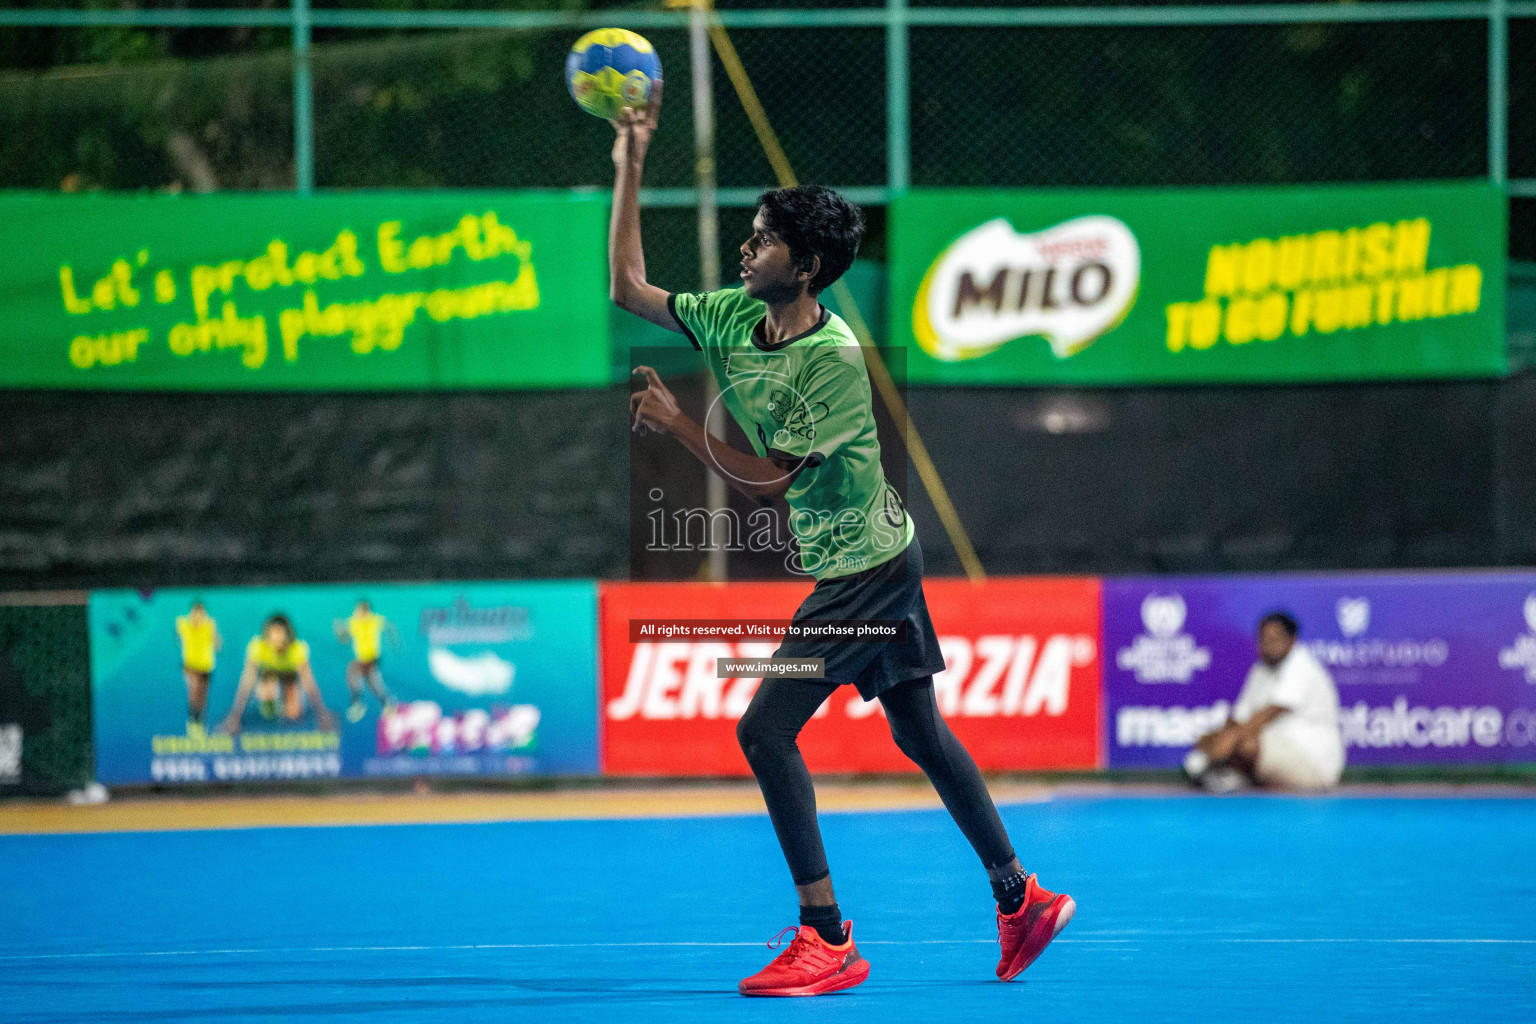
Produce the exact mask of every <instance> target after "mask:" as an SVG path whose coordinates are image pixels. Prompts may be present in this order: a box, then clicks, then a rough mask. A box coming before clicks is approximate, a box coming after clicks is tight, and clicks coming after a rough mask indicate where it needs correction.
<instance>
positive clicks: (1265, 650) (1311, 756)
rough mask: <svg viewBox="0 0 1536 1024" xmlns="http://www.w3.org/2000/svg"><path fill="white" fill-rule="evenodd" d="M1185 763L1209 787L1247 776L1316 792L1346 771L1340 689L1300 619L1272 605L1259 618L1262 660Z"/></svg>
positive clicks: (1223, 788)
mask: <svg viewBox="0 0 1536 1024" xmlns="http://www.w3.org/2000/svg"><path fill="white" fill-rule="evenodd" d="M1184 770H1185V772H1187V773H1188V775H1189V777H1190V780H1191V781H1193V782H1194V783H1196V784H1197V785H1199V786H1202V787H1204V788H1205V789H1207V790H1210V791H1211V792H1216V793H1226V792H1231V791H1232V790H1234V789H1240V788H1242V787H1244V786H1246V785H1248V784H1249V783H1256V784H1258V785H1260V786H1268V787H1273V788H1275V789H1290V790H1304V791H1316V790H1325V789H1332V788H1333V787H1334V786H1336V785H1338V782H1339V775H1340V773H1341V772H1343V770H1344V742H1343V740H1342V739H1341V738H1340V737H1339V693H1338V690H1337V689H1335V688H1334V685H1333V679H1332V678H1331V677H1330V676H1329V675H1328V670H1327V669H1325V668H1323V666H1322V665H1321V664H1320V663H1319V662H1318V660H1317V659H1316V658H1314V657H1313V656H1312V652H1311V651H1309V650H1307V649H1306V648H1305V647H1303V646H1301V645H1300V644H1298V643H1297V642H1296V620H1295V619H1293V618H1291V616H1289V615H1287V614H1286V613H1284V612H1272V613H1270V614H1269V615H1266V616H1264V618H1263V619H1262V620H1261V621H1260V622H1259V660H1258V662H1257V663H1256V664H1255V665H1254V666H1253V668H1251V669H1249V671H1248V680H1247V682H1245V683H1244V684H1243V692H1242V693H1241V694H1240V695H1239V696H1238V698H1237V704H1236V705H1234V706H1233V708H1232V716H1231V719H1230V720H1229V721H1228V722H1227V724H1226V725H1223V726H1222V727H1221V728H1220V729H1217V730H1216V731H1215V732H1213V733H1210V734H1208V735H1206V736H1203V737H1201V739H1200V741H1199V742H1198V743H1196V744H1195V746H1194V749H1192V750H1191V751H1190V752H1189V756H1188V757H1186V758H1185V759H1184Z"/></svg>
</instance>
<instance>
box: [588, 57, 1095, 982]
mask: <svg viewBox="0 0 1536 1024" xmlns="http://www.w3.org/2000/svg"><path fill="white" fill-rule="evenodd" d="M660 103H661V87H660V83H657V85H656V89H655V92H654V94H653V96H652V98H651V102H650V104H649V105H648V106H647V107H646V108H645V109H644V110H641V111H636V110H626V111H623V112H622V114H621V119H620V120H618V121H615V122H614V127H615V129H616V131H617V139H616V140H615V143H614V147H613V160H614V164H615V167H616V171H617V176H616V181H615V184H614V201H613V220H612V226H611V231H610V236H609V264H610V271H611V275H612V282H611V289H612V297H613V300H614V301H615V302H616V303H617V304H618V305H619V306H621V307H623V308H624V309H626V310H629V311H630V312H632V313H635V314H637V315H639V316H641V317H644V318H645V319H646V320H649V321H650V322H651V323H654V324H657V325H658V326H661V327H664V328H666V329H668V330H671V331H675V332H678V333H680V334H684V335H686V336H687V338H688V340H689V341H690V342H692V343H693V345H694V347H695V348H696V349H698V350H699V351H700V352H701V353H703V355H704V360H705V363H706V364H707V365H708V367H709V370H710V373H711V374H713V376H714V378H715V380H716V381H717V382H718V384H719V386H720V391H721V401H722V402H723V403H724V405H725V407H726V408H727V409H729V410H730V412H731V415H732V416H733V417H734V418H735V420H736V422H737V423H738V424H740V426H741V428H742V430H743V431H745V433H746V435H747V437H748V438H749V439H750V441H751V445H752V449H753V450H752V452H751V453H747V452H742V451H737V450H736V449H733V448H731V447H729V446H727V445H726V444H724V443H723V442H721V441H719V440H717V439H714V438H711V437H709V436H708V435H707V434H706V433H705V431H704V428H703V427H702V426H701V425H700V424H699V423H698V422H696V421H694V420H693V419H691V418H690V417H688V416H687V415H685V414H684V413H683V412H682V411H681V410H680V409H679V408H678V405H677V401H676V399H675V398H674V397H673V395H672V393H671V392H670V391H669V390H668V389H667V387H666V385H665V384H663V383H662V381H661V378H660V377H658V376H657V374H656V372H655V371H654V370H653V369H651V368H650V367H646V366H642V367H638V368H637V369H636V371H635V372H636V374H638V375H640V376H641V377H642V378H643V383H644V385H645V386H644V388H643V389H642V390H640V391H637V392H636V393H635V394H634V395H632V396H631V399H630V420H631V429H632V430H634V431H636V432H639V433H654V434H664V435H670V436H672V437H674V438H676V439H677V440H678V441H679V442H680V443H681V444H682V445H683V446H684V447H685V448H687V449H688V451H690V452H691V453H692V454H693V455H694V456H695V457H697V458H698V459H699V460H700V461H701V462H703V463H704V465H705V466H707V467H709V468H710V469H711V470H712V471H714V472H715V473H717V474H719V475H720V476H721V477H723V478H724V479H725V480H726V481H727V482H729V483H730V484H731V486H733V487H735V488H736V489H737V490H738V491H740V492H742V493H743V494H745V495H747V496H748V497H750V498H752V499H754V500H757V501H759V502H762V503H763V504H768V503H771V502H772V501H773V500H774V499H776V498H781V497H782V498H784V499H786V500H787V502H788V503H789V507H790V510H791V527H792V529H793V532H794V534H795V539H796V541H797V543H798V545H799V560H800V563H801V565H802V567H803V569H804V571H806V572H808V573H809V574H810V575H812V576H814V577H815V578H816V586H815V589H814V590H813V591H812V592H811V594H810V596H809V597H807V598H806V600H805V602H804V603H803V604H802V605H801V606H800V608H799V610H798V611H797V612H796V613H795V620H796V621H797V622H802V623H803V622H808V621H817V620H828V619H842V620H871V619H886V620H896V621H901V622H903V623H904V626H905V630H904V635H903V637H902V638H901V639H898V640H892V641H888V642H884V643H857V644H853V643H841V642H836V641H832V640H827V639H815V640H787V641H786V642H785V643H784V644H782V645H781V646H780V648H779V650H778V652H777V654H776V655H775V657H776V658H821V659H824V662H825V673H824V677H823V678H821V679H792V678H773V677H770V678H766V679H764V680H763V683H762V685H761V686H760V687H759V688H758V690H757V693H756V695H755V696H754V697H753V699H752V702H751V704H750V705H749V706H748V708H747V711H746V713H745V715H743V717H742V719H741V721H740V723H739V725H738V728H737V736H738V737H739V739H740V741H741V746H742V750H743V752H744V753H745V755H746V758H747V762H748V763H749V764H750V765H751V768H752V772H753V774H754V775H755V776H756V777H757V781H758V785H759V787H760V788H761V789H762V793H763V799H764V801H765V802H766V803H767V805H768V814H769V817H770V818H771V819H772V821H773V827H774V830H775V832H776V833H777V835H778V838H779V844H780V846H781V848H782V849H783V852H784V856H785V859H786V860H787V861H788V863H789V869H790V874H791V876H792V877H793V879H794V882H795V886H796V889H797V891H798V895H799V902H800V927H799V928H794V929H787V930H786V931H793V933H794V938H793V940H792V941H791V942H790V943H789V944H788V947H787V948H785V949H784V951H783V952H782V953H780V954H779V956H778V957H777V958H776V959H775V960H774V961H773V962H772V963H770V964H769V965H768V966H767V967H766V968H764V969H763V970H762V971H760V972H758V973H757V974H755V975H753V976H751V977H749V978H747V979H745V980H743V981H742V982H741V984H740V986H739V988H740V991H741V992H742V993H743V994H744V995H774V996H789V995H819V994H822V993H825V992H835V991H838V990H840V989H845V988H850V987H852V986H854V985H857V984H859V983H860V982H861V981H863V980H864V979H865V978H866V977H867V976H868V974H869V964H868V962H867V961H865V960H864V959H863V957H861V956H860V955H859V952H858V950H857V948H856V947H855V946H854V944H853V937H852V934H851V929H850V922H845V921H843V920H842V914H841V912H840V910H839V908H838V905H837V900H836V897H835V895H834V893H833V890H832V879H831V873H830V870H829V869H828V866H827V860H826V854H825V851H824V850H823V847H822V840H821V831H820V828H819V825H818V823H817V820H816V797H815V792H814V789H813V787H812V783H811V776H810V772H809V771H808V770H807V769H806V765H805V760H804V758H802V757H801V754H800V749H799V747H798V745H797V744H796V737H797V736H798V735H799V733H800V730H801V728H802V727H803V726H804V725H805V723H806V722H807V721H808V720H809V719H810V718H811V716H812V715H813V714H815V712H816V710H817V709H818V708H819V707H821V705H822V704H823V703H824V702H825V701H826V700H827V698H828V697H829V696H831V694H832V693H833V691H835V690H836V689H837V688H838V686H840V685H841V684H844V683H850V684H852V685H854V686H855V687H857V688H858V691H859V693H860V695H861V696H862V697H863V698H864V699H865V700H876V699H878V700H879V701H880V702H881V704H882V705H883V707H884V710H885V713H886V717H887V718H888V720H889V722H890V727H891V734H892V736H893V737H894V738H895V740H896V744H897V746H899V747H900V748H901V750H902V752H903V753H905V754H906V755H907V756H908V757H910V758H911V759H912V760H913V761H914V762H916V763H917V765H918V766H919V767H920V768H922V770H923V772H924V773H925V774H927V776H928V778H929V779H930V780H931V781H932V782H933V785H934V788H935V789H937V790H938V792H939V795H940V797H942V798H943V801H944V806H945V807H946V808H947V809H948V810H949V812H950V814H951V815H952V816H953V817H954V819H955V821H956V823H957V824H958V825H959V826H960V829H961V831H962V832H964V834H965V836H966V838H967V839H968V840H970V842H971V845H972V847H973V848H974V849H975V850H976V852H977V854H978V855H979V856H980V858H981V861H982V864H983V865H984V866H985V868H986V870H987V874H988V876H989V877H990V879H991V882H992V889H993V894H994V896H995V897H996V900H997V904H998V906H997V927H998V938H999V941H1000V943H1001V945H1002V958H1001V960H1000V961H999V962H998V965H997V976H998V977H999V978H1001V979H1003V980H1005V981H1007V980H1009V979H1012V978H1014V977H1016V976H1017V975H1018V974H1019V973H1020V972H1021V971H1023V970H1024V969H1025V968H1026V967H1028V966H1029V964H1030V963H1031V962H1033V961H1034V959H1035V958H1036V957H1038V956H1039V955H1040V953H1041V952H1042V951H1043V950H1044V949H1045V947H1046V945H1047V944H1049V943H1050V941H1051V940H1052V939H1053V938H1054V937H1055V936H1056V934H1057V933H1059V932H1060V931H1061V929H1062V928H1063V927H1065V926H1066V924H1067V922H1068V921H1070V920H1071V918H1072V914H1073V911H1074V909H1075V905H1074V903H1073V901H1072V899H1071V897H1069V896H1066V895H1064V894H1057V893H1053V892H1050V891H1048V890H1046V889H1043V888H1041V887H1040V885H1039V884H1038V883H1037V881H1036V879H1035V876H1034V875H1033V874H1027V873H1026V872H1025V871H1024V870H1023V868H1022V867H1021V866H1020V864H1019V860H1018V858H1017V857H1016V856H1015V855H1014V851H1013V846H1012V845H1011V843H1010V842H1009V839H1008V834H1007V832H1006V831H1005V830H1004V828H1003V823H1002V820H1001V819H1000V818H999V817H998V813H997V809H996V807H995V806H994V805H993V803H992V799H991V796H990V795H989V794H988V793H987V788H986V784H985V783H984V782H983V781H982V778H981V773H980V772H979V771H978V770H977V768H976V763H975V761H974V760H972V758H971V756H970V754H969V753H967V752H966V750H965V748H964V747H962V746H961V744H960V742H959V741H958V740H957V739H956V738H955V735H954V733H952V732H951V731H950V729H949V726H948V725H947V724H946V723H945V721H944V719H943V718H942V716H941V715H940V714H939V709H938V706H937V704H936V702H935V699H934V685H933V676H934V673H936V672H940V671H942V670H943V668H944V660H943V657H942V656H941V655H940V652H939V643H938V637H937V636H936V634H935V633H934V628H933V623H932V622H931V621H930V619H929V615H928V606H927V603H926V601H925V600H924V597H923V585H922V564H923V562H922V549H921V548H920V547H919V545H918V542H917V539H916V537H915V535H914V532H913V528H912V523H911V520H910V519H909V518H908V516H907V513H906V509H905V507H904V505H903V503H902V501H901V498H900V496H899V495H898V494H897V493H896V491H895V489H894V488H892V486H891V485H890V483H889V482H888V481H887V480H886V478H885V474H884V471H883V470H882V468H881V465H880V442H879V439H878V437H877V436H876V432H875V418H874V406H873V398H872V394H871V391H870V384H869V376H868V372H867V370H866V369H865V365H864V357H863V351H862V349H861V347H860V345H859V343H858V341H857V339H856V338H855V337H854V336H853V334H852V332H851V331H850V330H849V328H848V326H847V324H845V323H844V322H843V321H842V319H841V318H839V317H837V316H835V315H833V314H832V313H831V312H830V311H829V310H827V309H826V307H824V306H822V305H821V303H820V302H819V301H817V296H818V295H820V293H821V292H822V291H823V290H824V289H825V288H827V287H828V286H829V285H831V284H832V283H833V282H834V281H836V280H837V279H838V278H839V277H840V276H841V275H842V274H843V272H844V271H846V270H847V269H848V267H849V265H850V264H851V263H852V262H853V258H854V255H855V254H856V253H857V251H858V246H859V241H860V239H861V237H862V235H863V221H862V217H861V216H860V214H859V211H858V208H857V207H855V206H853V205H851V204H850V203H848V202H847V200H845V199H844V198H843V197H842V196H840V195H838V194H837V193H836V192H834V191H832V190H831V189H826V188H821V187H818V186H804V187H798V188H789V189H777V190H774V191H770V192H765V193H763V195H762V196H761V197H760V198H759V200H758V209H757V214H756V216H755V217H754V219H753V224H752V236H751V237H750V238H748V239H747V241H746V242H744V243H743V244H742V246H741V280H742V287H741V288H728V289H724V290H721V291H716V292H709V293H706V294H692V295H690V294H675V293H669V292H667V291H665V290H664V289H661V288H658V287H657V286H655V285H653V284H651V283H650V282H649V281H647V280H646V272H645V255H644V251H643V249H642V246H641V240H640V211H639V188H640V178H641V174H642V171H643V169H644V166H645V154H646V149H647V148H648V146H649V145H650V141H651V138H652V135H653V134H654V132H655V131H656V126H657V120H658V116H659V112H660Z"/></svg>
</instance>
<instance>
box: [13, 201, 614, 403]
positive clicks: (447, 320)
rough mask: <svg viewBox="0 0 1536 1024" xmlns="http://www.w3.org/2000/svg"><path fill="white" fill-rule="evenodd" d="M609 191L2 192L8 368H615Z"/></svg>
mask: <svg viewBox="0 0 1536 1024" xmlns="http://www.w3.org/2000/svg"><path fill="white" fill-rule="evenodd" d="M606 220H607V200H606V197H602V196H570V195H566V194H548V195H545V194H507V193H475V192H454V193H449V194H444V195H428V194H414V193H383V194H379V193H373V194H369V195H366V196H351V195H334V196H330V195H328V196H315V197H299V196H291V195H238V196H236V195H211V196H171V195H145V196H55V195H25V194H23V195H10V196H3V195H0V245H3V247H4V251H5V253H6V259H5V260H4V261H3V262H0V312H3V314H4V315H3V317H0V387H12V388H17V387H38V388H116V389H133V388H157V389H188V390H224V389H257V390H267V389H287V388H295V389H316V390H332V389H374V388H380V389H423V388H477V387H491V388H498V387H529V388H537V387H571V386H584V385H590V386H599V385H602V384H604V383H606V382H607V379H608V300H607V290H608V265H607V257H606V251H605V244H606V243H605V232H606Z"/></svg>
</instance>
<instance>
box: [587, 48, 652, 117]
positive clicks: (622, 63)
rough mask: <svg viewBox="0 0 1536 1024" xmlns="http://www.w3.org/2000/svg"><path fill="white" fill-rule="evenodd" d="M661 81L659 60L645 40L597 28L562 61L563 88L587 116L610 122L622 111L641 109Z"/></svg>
mask: <svg viewBox="0 0 1536 1024" xmlns="http://www.w3.org/2000/svg"><path fill="white" fill-rule="evenodd" d="M660 80H661V59H660V58H659V57H657V56H656V48H655V47H654V46H652V45H651V44H650V41H649V40H647V39H646V38H645V37H644V36H641V35H637V34H636V33H634V32H630V31H628V30H627V29H622V28H600V29H595V30H593V31H591V32H588V33H587V34H586V35H584V36H582V37H581V38H580V39H578V40H576V45H575V46H573V47H571V55H570V56H569V57H567V58H565V84H566V85H568V86H570V89H571V98H572V99H574V100H575V101H576V103H577V105H578V106H580V107H581V109H582V110H585V111H586V112H587V113H589V114H592V115H594V116H596V117H602V118H607V119H609V120H612V119H614V118H616V117H618V116H619V112H620V111H621V110H623V109H624V108H625V107H634V108H637V109H638V108H640V107H643V106H645V104H646V102H647V101H648V100H649V99H650V98H651V87H652V86H653V85H655V84H656V83H657V82H659V81H660Z"/></svg>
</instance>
